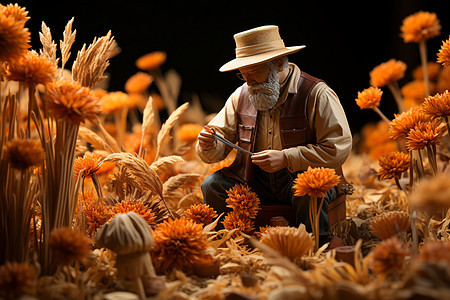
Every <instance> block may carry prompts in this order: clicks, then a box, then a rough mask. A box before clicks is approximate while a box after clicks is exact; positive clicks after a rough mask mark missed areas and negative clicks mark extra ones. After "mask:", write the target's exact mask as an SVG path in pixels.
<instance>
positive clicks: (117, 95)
mask: <svg viewBox="0 0 450 300" xmlns="http://www.w3.org/2000/svg"><path fill="white" fill-rule="evenodd" d="M101 105H102V112H103V113H105V114H110V113H113V112H115V111H117V110H119V109H121V108H122V107H124V106H127V105H128V95H127V94H126V93H124V92H111V93H107V94H106V95H104V96H103V97H102V99H101Z"/></svg>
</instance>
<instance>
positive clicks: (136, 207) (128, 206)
mask: <svg viewBox="0 0 450 300" xmlns="http://www.w3.org/2000/svg"><path fill="white" fill-rule="evenodd" d="M130 211H132V212H135V213H137V214H138V215H140V216H141V217H143V218H144V219H145V221H146V222H147V224H148V225H152V226H154V225H156V223H155V218H156V216H155V214H154V213H153V211H152V210H151V209H150V208H148V207H147V206H145V205H144V204H143V203H142V202H139V201H137V200H127V201H121V202H120V203H117V204H116V205H115V206H114V207H113V209H112V212H113V214H114V215H117V214H126V213H128V212H130Z"/></svg>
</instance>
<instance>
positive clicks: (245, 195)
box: [225, 184, 259, 218]
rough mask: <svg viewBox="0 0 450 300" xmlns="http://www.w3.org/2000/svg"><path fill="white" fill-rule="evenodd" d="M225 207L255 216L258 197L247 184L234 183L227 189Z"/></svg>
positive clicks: (257, 208) (251, 216)
mask: <svg viewBox="0 0 450 300" xmlns="http://www.w3.org/2000/svg"><path fill="white" fill-rule="evenodd" d="M227 195H228V198H227V199H226V200H225V201H226V202H227V204H228V205H227V207H230V208H231V209H233V210H234V211H236V212H237V213H238V214H240V215H244V216H247V217H249V218H255V217H256V214H257V213H258V210H259V198H258V196H257V195H256V194H255V193H254V192H252V191H251V190H250V187H249V186H248V185H244V184H236V185H235V186H233V187H232V188H231V189H229V190H228V191H227Z"/></svg>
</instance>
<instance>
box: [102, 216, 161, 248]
mask: <svg viewBox="0 0 450 300" xmlns="http://www.w3.org/2000/svg"><path fill="white" fill-rule="evenodd" d="M95 241H96V243H97V244H98V245H99V246H100V247H106V248H108V249H111V250H112V251H114V252H115V253H116V254H118V255H125V254H131V253H137V252H147V251H150V250H151V249H152V248H153V246H154V241H153V236H152V232H151V230H150V226H149V225H148V224H147V222H146V221H145V219H144V218H143V217H141V216H140V215H138V214H136V213H134V212H128V213H126V214H117V215H115V216H114V218H113V219H112V220H111V221H110V222H108V223H106V224H105V225H103V226H102V228H101V229H100V230H99V231H98V232H97V234H96V235H95Z"/></svg>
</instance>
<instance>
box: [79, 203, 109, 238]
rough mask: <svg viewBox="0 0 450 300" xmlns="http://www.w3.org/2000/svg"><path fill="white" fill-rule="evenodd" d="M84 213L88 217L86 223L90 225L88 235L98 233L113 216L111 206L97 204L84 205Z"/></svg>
mask: <svg viewBox="0 0 450 300" xmlns="http://www.w3.org/2000/svg"><path fill="white" fill-rule="evenodd" d="M83 211H84V213H85V215H86V221H87V223H88V225H89V228H88V233H90V234H91V233H92V232H96V231H97V229H99V228H100V227H102V226H103V224H105V223H106V222H108V220H109V219H110V218H111V217H112V216H113V212H112V211H111V207H110V206H106V205H102V204H98V203H95V202H92V203H88V204H87V205H84V208H83Z"/></svg>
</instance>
